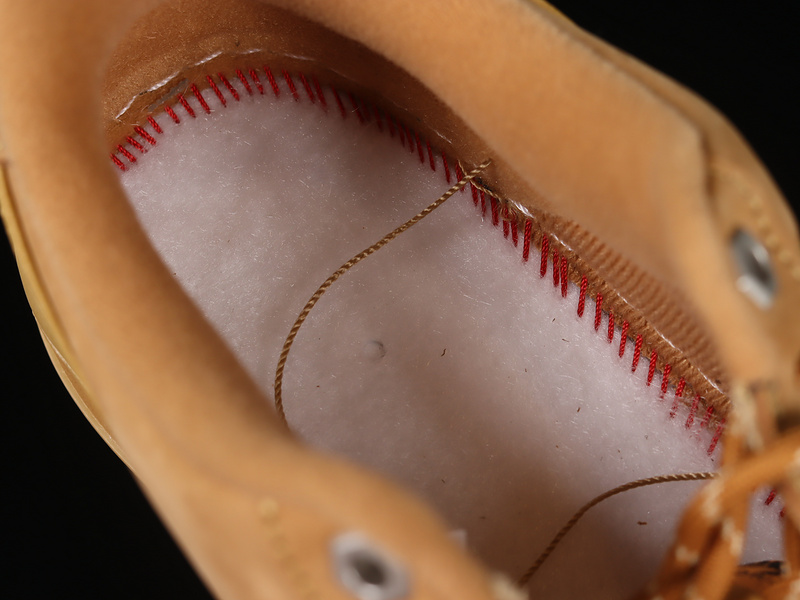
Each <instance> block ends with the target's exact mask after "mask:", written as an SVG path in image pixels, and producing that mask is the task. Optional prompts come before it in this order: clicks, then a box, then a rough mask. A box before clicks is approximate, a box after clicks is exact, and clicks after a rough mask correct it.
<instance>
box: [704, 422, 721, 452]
mask: <svg viewBox="0 0 800 600" xmlns="http://www.w3.org/2000/svg"><path fill="white" fill-rule="evenodd" d="M723 431H725V419H722V420H721V421H720V422H719V426H718V427H717V430H716V431H715V432H714V437H713V438H712V439H711V444H710V445H709V446H708V450H706V452H708V455H709V456H711V455H712V454H714V450H715V449H716V447H717V444H718V443H719V440H720V438H721V437H722V432H723Z"/></svg>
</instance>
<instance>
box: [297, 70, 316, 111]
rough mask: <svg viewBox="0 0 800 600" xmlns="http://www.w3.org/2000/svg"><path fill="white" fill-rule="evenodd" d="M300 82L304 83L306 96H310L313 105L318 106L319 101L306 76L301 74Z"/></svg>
mask: <svg viewBox="0 0 800 600" xmlns="http://www.w3.org/2000/svg"><path fill="white" fill-rule="evenodd" d="M300 81H301V82H302V83H303V87H304V88H306V94H308V99H309V100H311V104H316V102H317V99H316V98H315V97H314V90H312V89H311V84H310V83H308V79H306V76H305V75H303V74H302V73H300Z"/></svg>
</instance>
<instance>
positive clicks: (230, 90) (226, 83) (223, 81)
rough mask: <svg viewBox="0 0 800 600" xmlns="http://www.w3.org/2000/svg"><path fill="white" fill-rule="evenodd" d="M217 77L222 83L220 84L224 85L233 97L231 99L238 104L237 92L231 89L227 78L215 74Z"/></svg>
mask: <svg viewBox="0 0 800 600" xmlns="http://www.w3.org/2000/svg"><path fill="white" fill-rule="evenodd" d="M217 77H219V78H220V80H221V81H222V83H224V84H225V87H226V88H228V91H229V92H230V93H231V96H233V99H234V100H236V101H237V102H238V101H239V92H237V91H236V88H235V87H233V84H231V82H230V81H228V78H227V77H225V75H223V74H222V73H217Z"/></svg>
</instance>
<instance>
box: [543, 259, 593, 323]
mask: <svg viewBox="0 0 800 600" xmlns="http://www.w3.org/2000/svg"><path fill="white" fill-rule="evenodd" d="M542 266H544V263H542ZM588 287H589V280H588V279H586V275H583V276H582V277H581V291H580V294H579V295H578V316H579V317H583V311H584V310H585V309H586V289H587V288H588Z"/></svg>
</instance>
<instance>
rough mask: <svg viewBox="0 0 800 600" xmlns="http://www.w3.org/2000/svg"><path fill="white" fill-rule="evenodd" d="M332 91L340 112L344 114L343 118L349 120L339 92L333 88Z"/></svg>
mask: <svg viewBox="0 0 800 600" xmlns="http://www.w3.org/2000/svg"><path fill="white" fill-rule="evenodd" d="M331 91H332V92H333V97H334V98H335V99H336V104H338V105H339V110H340V111H341V113H342V118H343V119H346V118H347V111H346V110H345V108H344V103H343V102H342V99H341V98H340V97H339V92H338V90H337V89H336V88H335V87H332V88H331Z"/></svg>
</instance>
